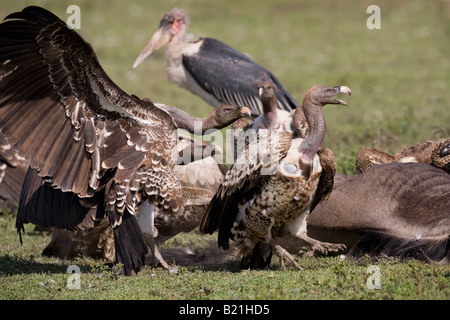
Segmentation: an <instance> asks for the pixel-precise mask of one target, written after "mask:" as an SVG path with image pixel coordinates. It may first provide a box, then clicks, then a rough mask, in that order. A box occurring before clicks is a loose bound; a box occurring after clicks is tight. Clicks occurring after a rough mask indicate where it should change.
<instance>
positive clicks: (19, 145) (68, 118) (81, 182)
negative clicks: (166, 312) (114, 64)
mask: <svg viewBox="0 0 450 320" xmlns="http://www.w3.org/2000/svg"><path fill="white" fill-rule="evenodd" d="M0 128H1V131H2V132H3V133H4V135H5V136H6V138H7V140H8V142H10V143H11V144H12V145H13V146H14V147H15V148H16V149H17V150H18V153H19V154H20V155H21V156H23V157H25V158H26V159H27V160H28V161H30V164H31V166H32V167H33V168H34V169H36V170H37V171H38V172H39V175H40V176H41V177H46V178H47V179H48V181H49V183H50V184H51V185H52V186H53V187H55V188H59V189H61V190H62V191H65V192H73V193H75V194H76V195H77V196H78V197H80V198H86V197H93V196H94V195H95V193H96V192H97V190H98V188H99V187H101V186H105V184H107V188H108V190H107V192H106V193H105V194H106V196H107V200H108V202H107V203H106V207H107V211H108V214H109V215H110V217H109V218H110V221H111V223H112V224H113V225H115V226H118V225H120V223H121V221H125V222H126V226H124V229H123V230H122V231H121V230H115V235H117V236H121V237H122V239H123V243H121V244H119V246H121V248H120V249H119V248H116V249H119V250H116V252H119V253H118V254H119V255H121V254H122V255H123V254H125V255H126V256H120V257H119V256H118V260H119V261H122V262H125V264H127V265H126V266H125V269H127V268H128V270H126V272H127V273H128V272H129V270H130V269H129V268H131V267H132V268H135V267H136V268H138V267H139V266H138V262H137V261H139V259H141V258H142V255H143V254H144V251H146V247H145V244H144V243H143V241H140V240H141V239H140V240H139V241H136V239H135V238H134V237H131V236H130V235H127V234H126V232H131V231H132V230H134V229H135V228H136V222H135V221H134V220H133V219H131V220H130V219H128V217H127V215H126V214H124V213H127V212H128V213H131V214H133V213H134V212H135V209H137V204H138V203H139V201H141V200H142V198H143V197H147V196H150V198H151V200H152V201H153V202H155V203H162V204H163V205H164V206H165V207H167V208H170V209H172V210H175V211H176V210H178V209H179V208H180V207H181V206H182V198H181V196H180V184H179V181H178V179H177V178H176V177H175V175H174V174H173V172H172V169H173V166H174V162H173V160H172V152H173V150H174V148H175V142H176V141H175V139H174V137H173V136H172V134H173V132H174V131H175V130H176V126H175V124H174V122H173V120H172V118H171V117H170V115H169V114H167V113H166V112H165V111H163V110H161V109H159V108H157V107H156V106H155V105H154V104H153V103H152V102H150V101H145V102H144V101H142V100H140V99H139V98H137V97H135V96H133V95H128V94H127V93H125V92H124V91H123V90H121V89H120V88H119V87H118V86H117V85H116V84H115V83H114V82H113V81H112V80H111V79H110V78H109V77H108V75H107V74H106V73H105V72H104V70H103V69H102V67H101V66H100V64H99V62H98V60H97V58H96V55H95V53H94V51H93V49H92V47H91V46H90V44H88V43H87V42H86V41H84V40H83V39H82V38H81V36H80V35H79V34H77V33H76V32H75V31H74V30H70V29H68V28H67V25H66V23H64V22H63V21H62V20H60V19H59V18H58V17H56V16H55V15H53V14H52V13H50V12H48V11H47V10H45V9H42V8H38V7H27V8H25V9H24V10H23V11H22V12H17V13H14V14H11V15H9V16H8V17H6V18H5V21H4V22H3V23H2V24H0ZM118 155H120V156H118ZM106 172H114V173H115V174H116V175H115V176H114V177H113V178H112V180H109V179H108V180H107V181H105V177H104V175H105V173H106ZM124 191H125V193H124ZM121 215H123V217H124V219H122V217H121ZM35 218H36V220H35V221H31V222H33V223H40V219H41V218H42V217H40V216H39V215H38V216H36V217H35ZM59 218H61V219H67V220H71V218H70V217H65V215H64V214H61V217H59ZM72 223H74V222H73V221H72ZM19 224H20V221H19ZM116 242H118V241H116ZM126 243H128V244H130V243H131V245H132V246H133V244H132V243H139V245H140V246H141V248H140V249H138V250H137V251H136V252H133V253H130V252H131V251H132V250H133V249H132V248H125V247H124V246H125V245H126ZM135 270H136V269H135Z"/></svg>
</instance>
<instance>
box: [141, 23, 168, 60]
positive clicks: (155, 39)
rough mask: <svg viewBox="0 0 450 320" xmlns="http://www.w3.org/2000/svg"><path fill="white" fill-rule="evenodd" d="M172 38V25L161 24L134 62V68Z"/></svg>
mask: <svg viewBox="0 0 450 320" xmlns="http://www.w3.org/2000/svg"><path fill="white" fill-rule="evenodd" d="M171 39H172V33H171V32H170V27H168V26H167V25H161V26H160V27H159V28H158V29H157V30H156V31H155V33H154V34H153V35H152V37H151V38H150V40H149V42H148V43H147V45H146V46H145V48H144V49H143V50H142V51H141V53H140V54H139V56H138V57H137V59H136V61H135V62H134V64H133V69H135V68H137V66H139V65H140V64H141V63H142V62H143V61H144V60H145V59H147V58H148V57H149V56H150V55H151V54H152V53H153V52H155V51H157V50H159V49H160V48H161V47H162V46H164V45H165V44H166V43H168V42H169V41H170V40H171Z"/></svg>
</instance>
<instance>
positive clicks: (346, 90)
mask: <svg viewBox="0 0 450 320" xmlns="http://www.w3.org/2000/svg"><path fill="white" fill-rule="evenodd" d="M334 89H336V91H337V93H336V94H339V93H347V94H348V95H349V96H351V95H352V91H351V90H350V88H349V87H347V86H337V87H334ZM336 101H337V102H338V103H336V104H342V105H344V106H348V103H347V102H345V101H344V100H341V99H336Z"/></svg>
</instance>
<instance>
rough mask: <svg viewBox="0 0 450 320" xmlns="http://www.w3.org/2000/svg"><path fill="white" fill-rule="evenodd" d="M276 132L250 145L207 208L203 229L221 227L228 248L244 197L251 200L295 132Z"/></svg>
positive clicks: (285, 151)
mask: <svg viewBox="0 0 450 320" xmlns="http://www.w3.org/2000/svg"><path fill="white" fill-rule="evenodd" d="M274 132H275V133H273V134H270V135H268V136H267V137H264V138H260V139H259V140H256V141H254V142H252V143H250V144H249V145H248V147H247V148H246V149H245V150H244V152H242V154H241V155H240V156H239V158H238V159H237V160H236V162H235V163H234V164H233V166H232V167H231V168H230V169H229V170H228V172H227V174H226V175H225V178H224V181H223V183H222V184H221V185H220V187H219V189H218V191H217V193H216V194H215V195H214V197H213V199H212V200H211V202H210V204H209V206H208V208H207V209H206V212H205V215H204V216H203V219H202V222H201V225H200V231H202V232H203V233H210V234H212V233H213V232H214V231H216V230H217V229H219V245H220V246H222V247H223V248H228V241H229V237H230V236H231V230H230V229H231V227H232V225H233V222H234V221H235V219H236V216H237V214H238V204H239V202H240V200H241V199H247V200H250V198H251V196H253V194H255V193H256V192H257V190H258V189H259V188H261V187H262V186H263V185H264V183H265V181H266V180H267V179H268V177H269V176H270V174H271V173H273V172H274V171H273V170H276V167H277V165H278V163H279V162H280V160H281V159H283V158H284V157H285V156H286V154H287V151H288V150H289V147H290V145H291V142H292V135H291V133H289V132H278V131H274Z"/></svg>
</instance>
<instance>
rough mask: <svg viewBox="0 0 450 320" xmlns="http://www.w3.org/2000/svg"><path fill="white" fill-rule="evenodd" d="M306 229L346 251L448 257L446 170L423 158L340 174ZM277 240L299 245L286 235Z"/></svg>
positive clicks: (449, 202) (449, 181)
mask: <svg viewBox="0 0 450 320" xmlns="http://www.w3.org/2000/svg"><path fill="white" fill-rule="evenodd" d="M308 233H309V234H310V235H311V236H313V237H315V238H316V239H319V240H321V241H331V242H340V243H345V244H346V246H347V248H348V251H347V253H348V254H349V255H350V256H360V255H365V254H369V255H373V256H379V255H381V256H383V255H384V256H396V257H412V258H417V259H420V260H424V261H428V262H432V261H436V262H438V261H439V262H440V263H441V264H449V263H450V241H449V239H450V238H449V237H450V175H448V174H447V173H445V172H443V171H442V170H441V169H438V168H435V167H433V166H430V165H426V164H421V163H398V162H392V163H388V164H384V165H375V166H372V167H370V168H368V169H367V170H365V171H364V172H363V173H362V174H360V175H358V176H355V177H352V176H343V177H342V178H340V180H339V182H336V183H335V184H334V188H333V191H332V192H331V195H330V197H329V198H328V199H327V200H326V201H323V202H321V203H319V204H318V206H317V207H316V209H315V210H314V212H313V214H311V216H310V218H309V220H308ZM277 242H278V243H279V244H280V245H282V246H285V247H286V248H289V250H290V251H293V252H295V251H298V249H299V248H301V247H302V246H303V245H304V243H302V242H301V241H299V239H297V238H295V237H293V236H290V235H286V236H285V237H284V238H279V239H278V240H277Z"/></svg>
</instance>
